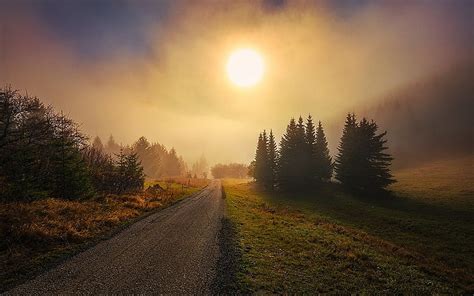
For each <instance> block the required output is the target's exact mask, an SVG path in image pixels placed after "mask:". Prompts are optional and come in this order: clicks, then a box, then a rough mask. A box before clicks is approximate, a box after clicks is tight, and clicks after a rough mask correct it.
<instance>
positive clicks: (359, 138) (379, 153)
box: [336, 114, 395, 191]
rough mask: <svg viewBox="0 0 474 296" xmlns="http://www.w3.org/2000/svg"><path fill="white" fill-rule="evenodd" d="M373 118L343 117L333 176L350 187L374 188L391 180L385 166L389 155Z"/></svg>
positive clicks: (372, 189)
mask: <svg viewBox="0 0 474 296" xmlns="http://www.w3.org/2000/svg"><path fill="white" fill-rule="evenodd" d="M377 129H378V126H377V124H376V123H375V122H374V121H370V122H369V121H368V120H367V119H365V118H363V119H362V120H361V121H360V122H359V123H357V122H356V119H355V115H354V114H349V115H348V116H347V118H346V124H345V126H344V131H343V135H342V138H341V143H340V145H339V154H338V156H337V158H336V179H337V180H338V181H340V182H341V183H342V184H343V185H344V186H345V187H348V188H351V189H354V190H363V191H378V190H382V189H385V188H386V187H387V186H388V185H390V184H392V183H393V182H395V180H394V179H393V176H392V175H391V174H390V169H389V166H390V164H391V161H392V160H393V158H392V157H391V156H390V155H389V154H387V153H385V151H386V150H387V147H386V145H385V144H386V142H387V141H386V140H385V139H384V137H385V135H386V132H384V133H381V134H377Z"/></svg>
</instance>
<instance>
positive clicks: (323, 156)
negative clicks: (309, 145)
mask: <svg viewBox="0 0 474 296" xmlns="http://www.w3.org/2000/svg"><path fill="white" fill-rule="evenodd" d="M313 151H314V152H313V153H314V154H313V156H312V158H313V163H314V169H315V171H314V176H315V177H316V180H317V181H328V180H330V179H331V176H332V170H333V163H332V159H331V156H330V155H329V148H328V141H327V140H326V135H325V134H324V129H323V125H322V124H321V121H319V123H318V128H317V131H316V141H315V143H314V149H313Z"/></svg>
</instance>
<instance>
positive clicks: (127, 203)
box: [0, 88, 208, 292]
mask: <svg viewBox="0 0 474 296" xmlns="http://www.w3.org/2000/svg"><path fill="white" fill-rule="evenodd" d="M144 166H145V167H146V173H149V174H151V175H148V177H153V176H160V177H161V178H160V179H159V180H151V181H150V180H148V181H146V182H145V178H146V177H147V175H146V174H145V172H144ZM185 170H186V166H185V164H184V161H183V160H182V158H181V157H179V156H177V154H176V151H175V150H174V149H171V150H170V151H168V150H166V148H165V147H164V146H162V145H160V144H157V143H155V144H150V143H149V142H148V141H147V140H146V139H145V138H144V137H141V138H140V139H139V140H138V141H137V142H136V143H135V144H133V145H131V146H119V145H117V144H116V143H115V141H114V140H113V137H111V138H110V139H109V142H108V143H107V145H106V146H104V145H102V143H101V141H100V139H99V138H96V139H95V140H94V141H93V143H92V144H90V143H89V142H88V137H87V136H86V135H85V134H84V133H82V132H81V131H80V129H79V125H78V124H77V123H76V122H74V121H73V120H72V119H70V118H68V117H67V116H65V115H64V114H63V113H62V112H56V111H55V110H54V109H53V108H52V107H51V106H46V105H44V104H43V103H42V102H41V101H40V100H39V99H38V98H36V97H30V96H28V95H21V94H19V92H18V91H15V90H12V89H11V88H5V89H0V266H1V267H0V292H1V291H4V290H6V289H8V288H10V287H12V286H14V285H16V284H18V283H20V282H21V281H23V280H26V279H28V278H30V277H31V276H33V275H35V274H36V273H38V272H40V271H42V270H45V269H47V267H48V266H52V265H54V264H55V263H57V262H59V261H61V259H64V258H65V257H67V256H68V255H71V254H74V253H76V252H78V251H80V250H82V249H84V248H86V247H87V246H89V245H91V244H93V243H95V242H97V241H98V240H100V239H102V238H106V237H108V235H110V234H112V233H113V232H114V231H118V230H120V229H121V227H123V226H125V225H127V224H128V223H130V222H132V221H134V220H135V219H138V218H140V217H142V216H143V215H145V214H147V213H150V212H151V211H154V210H157V209H160V208H164V207H167V206H169V205H171V204H173V203H175V202H177V201H179V200H181V199H182V198H184V197H185V196H188V195H190V194H192V193H194V192H195V191H197V190H199V189H201V188H202V187H204V186H206V185H207V183H208V180H205V179H198V178H196V177H195V178H183V177H173V178H171V177H169V176H183V175H188V176H190V173H187V174H186V173H185Z"/></svg>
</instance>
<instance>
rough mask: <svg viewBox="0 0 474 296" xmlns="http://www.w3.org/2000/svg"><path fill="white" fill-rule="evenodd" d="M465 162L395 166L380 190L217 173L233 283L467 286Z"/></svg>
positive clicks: (377, 288) (340, 288) (444, 289)
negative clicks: (360, 191) (233, 261)
mask: <svg viewBox="0 0 474 296" xmlns="http://www.w3.org/2000/svg"><path fill="white" fill-rule="evenodd" d="M473 161H474V159H473V158H472V157H468V158H462V159H458V160H454V161H445V162H437V163H433V164H430V165H425V166H422V167H418V168H412V169H406V170H404V171H400V172H396V173H395V174H394V175H395V177H396V178H397V179H398V180H399V182H398V183H396V184H394V185H391V187H390V189H391V190H393V193H392V194H389V195H384V196H371V197H367V196H364V195H355V194H350V193H347V191H344V190H341V188H340V186H339V185H337V184H326V185H325V186H324V187H322V188H320V189H318V190H315V191H312V192H301V193H289V192H270V191H268V190H267V191H262V189H261V187H259V186H256V184H255V183H246V182H245V181H242V182H237V181H235V180H230V181H226V182H224V188H225V192H226V202H227V206H228V214H229V218H230V220H231V221H232V223H233V224H234V225H235V227H236V229H237V242H238V245H237V246H236V247H237V248H238V249H239V250H240V253H241V254H242V258H241V263H242V268H241V269H240V272H239V273H238V275H237V280H238V284H239V289H240V290H241V291H247V292H249V291H252V292H262V293H269V294H272V293H282V292H285V293H314V292H323V293H324V292H336V291H337V292H338V293H354V292H359V293H364V292H365V293H388V292H389V293H409V294H412V293H430V294H432V293H448V294H452V293H457V294H459V293H472V292H473V290H474V286H473V283H474V277H473V276H472V275H473V274H474V256H473V254H474V246H473V243H472V241H474V231H473V229H472V224H473V222H474V218H473V217H474V201H473V200H472V196H473V193H474V187H473V184H474V182H473V181H474V180H472V164H473ZM466 172H470V174H467V175H466ZM417 184H418V185H417Z"/></svg>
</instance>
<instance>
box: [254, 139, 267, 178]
mask: <svg viewBox="0 0 474 296" xmlns="http://www.w3.org/2000/svg"><path fill="white" fill-rule="evenodd" d="M267 159H268V151H267V142H266V136H265V138H264V136H263V133H260V135H259V136H258V143H257V150H256V152H255V170H254V178H255V181H257V183H259V184H261V185H266V180H267V178H266V175H267Z"/></svg>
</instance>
